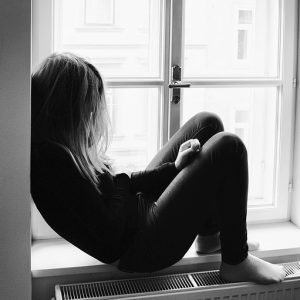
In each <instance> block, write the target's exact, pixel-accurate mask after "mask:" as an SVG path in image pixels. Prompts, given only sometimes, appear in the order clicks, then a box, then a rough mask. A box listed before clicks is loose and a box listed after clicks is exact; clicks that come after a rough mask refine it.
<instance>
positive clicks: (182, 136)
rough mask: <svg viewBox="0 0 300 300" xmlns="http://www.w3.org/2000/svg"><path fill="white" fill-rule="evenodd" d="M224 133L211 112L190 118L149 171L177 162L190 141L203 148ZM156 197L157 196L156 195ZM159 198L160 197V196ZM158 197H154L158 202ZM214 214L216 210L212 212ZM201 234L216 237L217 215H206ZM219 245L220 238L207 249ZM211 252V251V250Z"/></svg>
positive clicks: (162, 150) (148, 167) (157, 156)
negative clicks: (211, 139)
mask: <svg viewBox="0 0 300 300" xmlns="http://www.w3.org/2000/svg"><path fill="white" fill-rule="evenodd" d="M222 131H224V126H223V123H222V121H221V119H220V118H219V117H218V116H217V115H216V114H214V113H211V112H200V113H198V114H196V115H195V116H193V117H192V118H190V119H189V120H188V121H187V122H186V123H185V124H184V125H183V126H182V127H181V128H180V129H179V130H178V131H177V132H176V133H175V134H174V135H173V136H172V137H171V138H170V140H169V141H168V142H167V143H166V144H165V145H164V146H163V147H162V149H160V151H159V152H158V153H157V154H156V155H155V156H154V158H153V159H152V160H151V162H150V163H149V165H148V166H147V169H152V168H155V167H157V166H160V165H162V164H163V163H165V162H173V161H175V159H176V157H177V154H178V151H179V147H180V145H181V144H182V143H184V142H185V141H187V140H189V139H194V138H196V139H198V140H199V142H200V145H201V147H202V146H203V145H204V144H205V143H206V142H207V141H208V140H209V139H210V138H211V137H212V136H213V135H215V134H216V133H218V132H222ZM155 196H156V195H155ZM158 196H159V195H158ZM156 198H157V197H154V199H155V200H156ZM212 211H213V212H214V211H215V210H212ZM198 228H199V232H198V233H199V234H201V235H202V236H210V235H214V234H216V233H217V232H218V231H219V225H218V222H217V218H216V214H215V213H212V214H206V216H205V218H204V217H203V219H202V220H201V226H200V225H199V226H198ZM216 244H217V245H219V237H217V238H215V239H213V241H212V243H211V245H212V247H208V248H206V249H212V248H214V247H215V245H216ZM209 251H210V250H209Z"/></svg>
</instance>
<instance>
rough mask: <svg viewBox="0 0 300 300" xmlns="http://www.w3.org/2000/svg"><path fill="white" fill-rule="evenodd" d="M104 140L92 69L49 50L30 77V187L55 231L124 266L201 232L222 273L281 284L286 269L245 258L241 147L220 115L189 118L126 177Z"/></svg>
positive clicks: (182, 244)
mask: <svg viewBox="0 0 300 300" xmlns="http://www.w3.org/2000/svg"><path fill="white" fill-rule="evenodd" d="M124 113H126V112H124ZM128 118H130V115H128ZM107 140H108V115H107V110H106V102H105V96H104V88H103V81H102V79H101V77H100V75H99V73H98V71H97V70H96V68H95V67H94V66H93V65H91V64H90V63H88V62H87V61H85V60H84V59H82V58H80V57H77V56H75V55H72V54H53V55H51V56H50V57H49V58H47V59H46V60H45V61H44V62H43V64H42V65H41V66H40V68H39V69H38V70H37V71H36V72H35V73H34V74H33V76H32V150H31V156H32V158H31V193H32V197H33V199H34V201H35V203H36V206H37V208H38V209H39V211H40V212H41V214H42V215H43V217H44V218H45V220H46V221H47V222H48V224H49V225H50V226H51V227H52V228H53V229H54V230H55V231H56V232H57V233H58V234H59V235H61V236H62V237H63V238H65V239H66V240H68V241H69V242H71V243H72V244H74V245H75V246H77V247H78V248H80V249H82V250H83V251H85V252H86V253H88V254H90V255H91V256H93V257H95V258H96V259H98V260H100V261H102V262H104V263H108V264H114V265H116V266H117V267H118V268H119V269H120V270H123V271H126V272H152V271H156V270H159V269H162V268H166V267H168V266H170V265H172V264H174V263H175V262H177V261H178V260H180V259H181V258H182V257H183V256H184V254H185V253H186V251H187V250H188V249H189V247H190V246H191V244H192V243H193V241H194V240H195V238H196V236H197V235H198V236H199V238H198V240H197V244H198V250H200V251H201V250H202V251H204V252H210V251H213V250H217V249H218V248H219V247H221V253H222V263H221V268H220V274H221V276H222V277H223V278H224V279H226V280H229V281H233V282H237V281H253V282H257V283H272V282H278V281H281V280H283V278H284V276H285V273H284V271H283V268H282V267H279V266H277V265H272V264H270V263H267V262H265V261H262V260H260V259H258V258H256V257H254V256H252V255H250V254H248V245H247V229H246V214H247V188H248V169H247V152H246V149H245V146H244V144H243V143H242V141H241V140H240V139H239V138H238V137H237V136H235V135H233V134H230V133H226V132H224V131H223V125H222V122H221V120H220V119H219V118H218V117H217V116H216V115H213V114H211V113H205V112H203V113H199V114H197V115H196V116H194V117H193V118H192V119H190V120H189V121H188V122H187V123H186V124H184V126H183V127H182V128H180V130H179V131H178V132H177V133H176V134H175V135H174V136H173V137H172V138H171V139H170V140H169V142H168V143H167V144H166V145H165V146H164V147H163V148H162V149H161V150H160V151H159V152H158V153H157V155H156V156H155V157H154V158H153V160H152V161H151V162H150V164H149V165H148V167H147V169H146V170H145V171H141V172H133V173H132V174H131V176H130V177H129V176H128V175H126V174H124V173H122V174H114V173H113V171H112V169H111V167H110V161H109V159H108V158H107V157H106V156H105V150H106V147H107ZM219 233H220V234H219ZM203 241H204V242H207V243H208V242H209V241H210V244H207V245H205V244H203Z"/></svg>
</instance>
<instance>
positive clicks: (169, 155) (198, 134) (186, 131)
mask: <svg viewBox="0 0 300 300" xmlns="http://www.w3.org/2000/svg"><path fill="white" fill-rule="evenodd" d="M220 131H224V127H223V123H222V121H221V119H220V118H219V117H218V116H217V115H215V114H213V113H210V112H200V113H198V114H196V115H195V116H194V117H192V118H191V119H189V120H188V121H187V122H186V123H185V124H184V125H183V126H182V127H181V128H180V129H179V130H178V131H177V132H176V133H175V134H174V135H173V136H172V137H171V138H170V140H169V141H168V142H167V143H166V144H165V145H164V146H163V147H162V148H161V149H160V150H159V151H158V153H157V154H156V155H155V156H154V158H153V159H152V161H151V162H150V163H149V165H148V166H147V169H152V168H155V167H158V166H160V165H162V164H163V163H165V162H173V161H175V159H176V157H177V154H178V150H179V147H180V145H181V144H182V143H183V142H185V141H187V140H189V139H195V138H197V139H198V140H199V142H200V144H201V146H202V145H204V144H205V143H206V141H208V140H209V139H210V138H211V137H212V136H213V135H214V134H216V133H218V132H220Z"/></svg>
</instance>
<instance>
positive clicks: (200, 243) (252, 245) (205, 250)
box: [195, 232, 259, 254]
mask: <svg viewBox="0 0 300 300" xmlns="http://www.w3.org/2000/svg"><path fill="white" fill-rule="evenodd" d="M195 247H196V251H197V253H200V254H209V253H213V252H216V251H219V250H221V242H220V232H217V233H215V234H212V235H207V236H204V235H198V236H197V238H196V241H195ZM258 248H259V242H257V241H251V240H248V250H249V251H255V250H257V249H258Z"/></svg>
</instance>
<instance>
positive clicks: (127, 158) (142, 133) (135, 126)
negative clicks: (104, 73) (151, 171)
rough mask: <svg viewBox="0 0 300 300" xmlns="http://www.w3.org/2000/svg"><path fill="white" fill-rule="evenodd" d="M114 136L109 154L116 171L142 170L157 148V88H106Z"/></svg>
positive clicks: (158, 105)
mask: <svg viewBox="0 0 300 300" xmlns="http://www.w3.org/2000/svg"><path fill="white" fill-rule="evenodd" d="M106 98H107V104H108V109H109V113H110V118H111V124H112V131H113V132H112V133H113V138H112V141H111V144H110V147H109V149H108V152H107V154H108V156H109V157H110V158H111V159H112V160H113V167H114V170H115V171H116V172H124V171H130V172H131V171H138V170H142V169H144V168H145V167H146V166H147V164H148V163H149V162H150V160H151V159H152V157H153V156H154V155H155V154H156V153H157V151H158V148H159V132H160V109H159V108H160V100H159V99H160V89H159V88H146V89H145V88H116V89H108V90H107V91H106Z"/></svg>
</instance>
